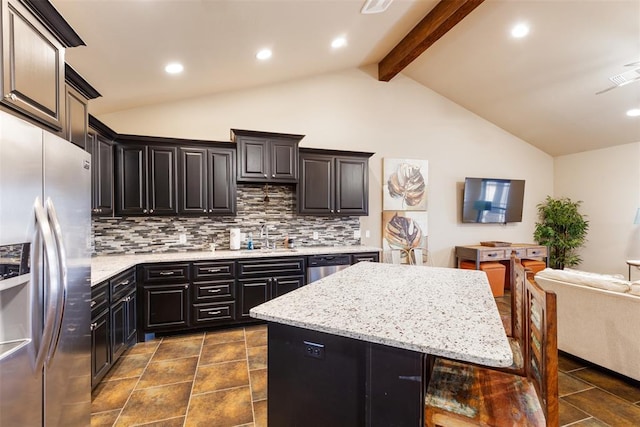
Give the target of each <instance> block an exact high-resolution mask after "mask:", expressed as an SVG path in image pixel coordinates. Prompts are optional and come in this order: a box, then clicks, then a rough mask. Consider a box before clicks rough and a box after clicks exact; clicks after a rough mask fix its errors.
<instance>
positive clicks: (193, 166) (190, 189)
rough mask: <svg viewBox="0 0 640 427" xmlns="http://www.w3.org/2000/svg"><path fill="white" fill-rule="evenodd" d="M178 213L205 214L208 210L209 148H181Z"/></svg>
mask: <svg viewBox="0 0 640 427" xmlns="http://www.w3.org/2000/svg"><path fill="white" fill-rule="evenodd" d="M178 155H179V165H180V167H179V172H178V174H179V175H178V176H179V178H178V185H179V188H180V195H179V200H178V213H181V214H190V213H191V214H196V213H197V214H203V213H206V212H207V211H208V203H207V193H208V188H207V184H208V182H207V181H208V179H207V150H206V149H203V148H182V147H181V148H180V149H179V152H178Z"/></svg>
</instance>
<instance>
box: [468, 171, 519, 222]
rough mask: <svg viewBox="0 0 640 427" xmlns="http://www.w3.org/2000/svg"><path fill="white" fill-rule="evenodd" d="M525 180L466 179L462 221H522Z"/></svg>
mask: <svg viewBox="0 0 640 427" xmlns="http://www.w3.org/2000/svg"><path fill="white" fill-rule="evenodd" d="M523 202H524V180H522V179H498V178H465V180H464V196H463V201H462V222H476V223H498V224H506V223H507V222H522V206H523Z"/></svg>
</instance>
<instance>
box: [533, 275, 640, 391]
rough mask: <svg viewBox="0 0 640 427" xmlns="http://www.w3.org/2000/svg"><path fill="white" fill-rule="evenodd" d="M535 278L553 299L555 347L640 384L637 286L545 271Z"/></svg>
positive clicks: (616, 279) (607, 277)
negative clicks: (554, 307) (555, 307)
mask: <svg viewBox="0 0 640 427" xmlns="http://www.w3.org/2000/svg"><path fill="white" fill-rule="evenodd" d="M535 280H536V282H538V284H540V286H542V287H543V288H544V289H546V290H551V291H554V292H555V293H556V295H557V304H558V349H560V350H562V351H564V352H566V353H569V354H572V355H574V356H577V357H580V358H582V359H585V360H588V361H590V362H592V363H595V364H597V365H600V366H603V367H605V368H607V369H610V370H612V371H615V372H618V373H620V374H623V375H625V376H627V377H631V378H633V379H636V380H639V381H640V284H638V283H631V282H627V281H626V280H623V279H621V278H619V277H617V276H615V275H603V274H595V273H586V272H579V271H575V270H553V269H550V268H547V269H545V270H543V271H541V272H539V273H538V274H536V276H535Z"/></svg>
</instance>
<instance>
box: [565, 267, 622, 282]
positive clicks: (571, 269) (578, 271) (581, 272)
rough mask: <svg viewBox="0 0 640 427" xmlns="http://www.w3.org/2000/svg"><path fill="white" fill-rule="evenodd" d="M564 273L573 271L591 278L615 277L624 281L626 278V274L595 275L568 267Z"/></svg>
mask: <svg viewBox="0 0 640 427" xmlns="http://www.w3.org/2000/svg"><path fill="white" fill-rule="evenodd" d="M563 271H571V272H573V273H580V274H586V275H589V276H599V277H602V276H608V277H613V278H614V279H621V280H625V279H624V277H625V276H624V274H615V273H614V274H604V273H602V274H601V273H594V272H592V271H583V270H576V269H575V268H568V267H565V268H564V270H563Z"/></svg>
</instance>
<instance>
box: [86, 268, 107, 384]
mask: <svg viewBox="0 0 640 427" xmlns="http://www.w3.org/2000/svg"><path fill="white" fill-rule="evenodd" d="M110 325H111V321H110V315H109V282H108V281H107V282H103V283H100V284H98V285H96V286H94V287H93V288H91V327H90V329H91V387H95V386H96V385H97V384H98V383H99V382H100V380H101V379H102V378H103V377H104V376H105V375H106V373H107V372H108V371H109V369H110V368H111V329H110Z"/></svg>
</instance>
